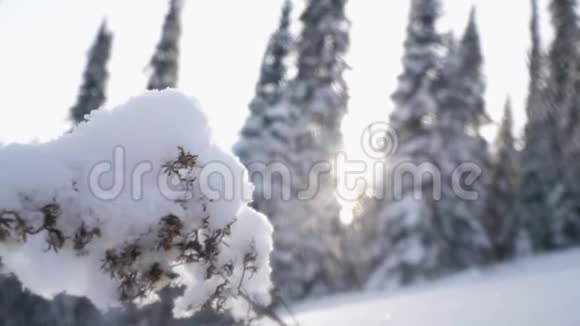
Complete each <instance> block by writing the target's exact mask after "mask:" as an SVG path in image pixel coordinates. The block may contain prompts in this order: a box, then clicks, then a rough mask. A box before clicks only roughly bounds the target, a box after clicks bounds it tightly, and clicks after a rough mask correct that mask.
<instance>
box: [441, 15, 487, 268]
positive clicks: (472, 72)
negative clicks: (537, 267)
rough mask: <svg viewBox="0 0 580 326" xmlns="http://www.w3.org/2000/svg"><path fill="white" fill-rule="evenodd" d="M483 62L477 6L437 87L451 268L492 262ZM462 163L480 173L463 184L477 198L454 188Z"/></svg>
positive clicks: (445, 253)
mask: <svg viewBox="0 0 580 326" xmlns="http://www.w3.org/2000/svg"><path fill="white" fill-rule="evenodd" d="M482 65H483V56H482V54H481V48H480V41H479V33H478V30H477V24H476V20H475V9H474V10H472V12H471V16H470V20H469V24H468V26H467V29H466V31H465V33H464V35H463V38H462V40H461V44H460V47H459V49H458V51H457V52H452V53H451V54H450V55H449V57H448V59H447V62H446V63H445V64H444V66H443V68H442V69H441V70H440V74H439V76H438V77H436V80H435V82H434V83H433V89H432V92H433V93H434V94H435V99H436V102H437V107H438V112H437V116H436V117H435V123H434V126H435V129H436V132H435V135H434V138H435V140H434V141H435V143H436V144H437V145H438V146H440V148H441V149H442V150H439V151H438V152H439V153H440V154H439V157H438V158H437V163H436V166H437V167H438V168H439V169H440V171H441V174H442V176H443V180H445V181H444V182H443V192H442V198H441V200H439V201H437V202H436V206H437V214H438V215H439V221H438V224H439V226H438V228H439V230H440V232H441V234H442V237H443V238H444V239H445V242H446V245H445V246H444V249H443V250H442V252H441V256H440V257H439V259H441V261H442V262H445V263H444V265H446V266H445V267H446V268H450V269H451V270H460V269H463V268H467V267H470V266H477V265H481V264H485V263H487V262H488V260H489V254H490V249H491V248H490V242H489V239H488V236H487V233H486V232H485V229H484V227H483V214H484V210H485V202H486V198H487V196H488V192H487V189H486V187H485V181H486V180H485V177H486V175H487V174H486V173H487V169H488V167H489V163H490V161H489V156H488V150H487V143H486V141H485V140H484V139H483V137H481V135H480V134H479V129H480V127H481V126H482V125H483V124H485V123H488V122H489V121H490V119H489V117H488V115H487V113H486V111H485V104H484V100H483V97H484V92H485V83H484V81H483V76H482ZM462 164H468V170H469V171H470V172H473V173H476V174H479V173H481V175H480V178H478V179H476V180H475V181H474V182H473V183H472V184H463V185H462V187H461V188H462V189H463V190H466V187H468V188H467V189H469V190H470V191H472V192H474V193H475V194H477V196H476V198H470V199H468V198H467V197H463V196H462V195H460V193H458V192H457V189H455V188H454V187H453V186H452V183H453V181H452V179H453V176H454V175H455V176H456V175H457V173H458V171H459V170H458V167H459V166H461V165H462ZM478 170H479V171H478ZM450 181H451V182H450ZM446 188H447V189H446Z"/></svg>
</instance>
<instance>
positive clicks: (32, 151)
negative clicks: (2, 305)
mask: <svg viewBox="0 0 580 326" xmlns="http://www.w3.org/2000/svg"><path fill="white" fill-rule="evenodd" d="M0 158H1V160H0V180H1V183H2V188H0V257H2V262H3V263H4V265H5V266H4V268H5V269H6V270H7V271H9V272H12V273H14V274H15V275H17V276H18V278H19V279H20V280H21V281H22V282H23V284H24V286H26V287H27V288H29V289H30V290H31V291H33V292H35V293H38V294H40V295H43V296H45V297H52V296H54V295H56V294H58V293H61V292H66V293H68V294H71V295H78V296H86V297H88V298H89V299H90V300H92V301H93V302H94V303H95V304H96V305H97V306H98V307H99V308H101V309H108V308H110V307H113V306H118V305H120V304H121V303H122V302H124V301H134V302H137V303H140V302H141V303H143V302H149V301H151V300H155V299H156V298H157V296H156V295H155V292H156V291H158V290H159V289H161V288H162V287H164V286H167V285H169V284H171V285H179V286H184V287H185V293H184V295H183V296H182V297H180V298H178V299H177V300H176V308H175V311H174V313H175V314H176V315H178V316H188V315H190V314H191V313H193V312H195V311H196V310H198V309H200V308H201V307H202V306H204V305H205V306H206V307H212V308H218V309H222V308H236V307H238V308H240V309H241V308H243V305H242V306H240V305H236V304H235V303H236V302H240V303H243V302H245V301H247V300H251V301H253V302H254V303H258V304H267V303H268V302H269V300H270V299H269V293H268V291H269V289H270V286H271V284H270V267H269V254H270V251H271V250H272V240H271V234H272V227H271V225H270V224H269V222H268V221H267V219H266V218H265V217H264V216H263V215H261V214H259V213H257V212H255V211H253V210H252V209H251V208H249V207H248V205H247V203H248V201H249V200H248V199H247V198H251V190H252V186H251V185H250V184H249V182H248V180H247V176H246V173H245V170H244V168H243V167H242V165H241V164H240V163H239V162H238V160H237V159H235V158H234V157H233V156H231V155H230V154H228V153H226V152H224V151H223V150H221V149H220V148H218V147H217V146H216V145H215V144H214V143H213V141H212V136H211V130H210V128H209V126H208V123H207V118H206V116H205V114H204V113H203V112H202V111H201V110H200V109H199V105H198V104H197V103H196V101H195V100H193V99H191V98H189V97H187V96H184V95H182V94H181V93H179V92H178V91H174V90H166V91H162V92H157V91H152V92H147V93H145V94H143V95H141V96H138V97H135V98H132V99H131V100H129V101H128V102H127V103H126V104H124V105H121V106H119V107H117V108H115V109H114V110H111V111H105V110H99V111H94V112H93V113H92V114H91V115H90V116H89V117H88V122H87V123H82V124H80V125H79V126H78V127H76V128H75V129H74V130H73V131H72V132H71V133H70V134H67V135H64V136H62V137H60V138H59V139H57V140H55V141H52V142H50V143H46V144H27V145H18V144H14V145H6V146H0ZM216 166H218V167H219V169H218V168H216ZM217 172H221V173H217ZM248 194H249V195H248ZM246 304H247V303H246ZM234 310H235V309H234ZM244 313H245V310H244Z"/></svg>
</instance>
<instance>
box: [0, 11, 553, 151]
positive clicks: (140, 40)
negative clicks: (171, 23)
mask: <svg viewBox="0 0 580 326" xmlns="http://www.w3.org/2000/svg"><path fill="white" fill-rule="evenodd" d="M295 1H296V2H297V4H298V7H299V8H300V7H301V6H302V5H303V1H304V0H295ZM167 2H168V1H166V0H122V1H119V0H81V1H79V0H50V1H46V0H0V44H2V46H1V47H0V142H3V143H10V142H44V141H48V140H50V139H53V138H55V137H58V136H59V135H60V134H62V133H63V132H64V131H66V130H68V129H69V128H70V122H69V121H68V111H69V109H70V107H71V106H72V105H73V104H74V102H75V100H76V96H77V94H78V88H79V85H80V83H81V77H82V72H83V70H84V68H85V64H86V54H87V51H88V49H89V47H90V46H91V44H92V42H93V40H94V36H95V34H96V32H97V29H98V27H99V25H100V23H101V21H102V20H103V19H104V18H106V19H107V24H108V25H109V27H110V29H111V30H112V31H113V33H114V43H113V50H112V58H111V62H110V64H109V67H108V68H109V72H110V79H109V85H108V89H107V95H108V101H107V104H106V107H105V109H112V108H113V107H114V106H115V104H119V103H123V102H124V101H126V100H127V99H128V98H129V97H131V96H135V95H138V94H139V93H140V92H142V91H143V89H144V88H145V85H146V81H147V76H146V70H145V68H146V66H147V63H148V61H149V59H150V57H151V55H152V53H153V50H154V47H155V45H156V43H157V41H158V39H159V36H160V33H161V24H162V20H163V18H164V16H165V13H166V10H167ZM442 2H443V6H444V17H443V19H442V21H441V24H440V27H441V30H442V31H454V33H455V34H456V35H457V36H460V35H461V33H462V31H463V29H464V27H465V25H466V23H467V19H468V13H469V10H470V8H471V6H472V5H475V6H477V18H478V22H479V27H480V33H481V38H482V47H483V50H484V56H485V75H486V79H487V86H488V87H487V93H486V98H487V109H488V111H489V112H490V114H491V116H492V117H493V118H494V119H495V121H499V120H500V118H501V114H502V112H503V103H504V102H505V99H506V97H507V96H508V95H510V96H511V98H512V102H513V106H514V111H515V112H514V115H515V122H516V127H517V129H521V126H522V125H523V123H524V122H525V118H524V106H523V104H524V102H525V96H526V88H527V79H528V78H527V51H528V47H529V35H528V26H529V16H530V8H529V5H530V4H529V1H527V0H510V1H489V0H443V1H442ZM409 5H410V1H408V0H363V1H354V0H351V1H350V3H349V5H348V8H347V14H348V16H349V18H350V19H351V21H352V34H351V38H352V44H351V51H350V53H349V54H348V57H347V60H348V62H349V64H350V66H351V67H352V69H351V70H350V71H349V72H348V73H347V81H348V83H349V87H350V94H351V101H350V107H349V111H350V113H349V114H348V115H347V117H346V118H345V121H344V124H343V130H344V132H345V143H346V147H347V149H348V150H350V151H351V152H352V153H355V154H353V155H355V156H356V155H358V154H356V153H359V154H360V153H361V151H360V148H359V147H360V146H359V143H360V141H359V140H360V137H361V134H362V133H363V130H364V128H365V127H366V126H367V125H368V124H370V123H372V122H376V121H386V119H387V117H388V113H389V111H390V110H391V108H392V104H391V102H390V99H389V95H390V94H391V93H392V91H393V89H394V87H395V85H396V80H397V75H398V74H399V73H400V72H401V69H402V68H401V63H400V62H401V56H402V49H403V40H404V36H405V28H406V25H407V19H408V9H409ZM540 5H541V9H542V14H543V20H544V21H543V22H542V23H543V30H544V32H545V33H544V34H548V33H549V28H548V27H547V25H548V24H547V23H546V21H545V20H546V18H547V17H546V16H547V12H546V10H545V9H546V7H547V0H540ZM281 6H282V0H243V1H239V0H211V1H195V0H185V8H184V12H183V24H184V25H183V34H182V39H181V44H180V45H181V59H180V80H179V88H180V89H181V90H183V91H184V92H185V93H187V94H189V95H191V96H194V97H196V98H198V99H199V101H200V102H201V103H202V105H203V107H204V109H205V110H206V112H207V113H208V116H209V118H210V121H212V122H213V125H214V127H213V129H214V133H215V136H216V138H217V140H218V142H219V143H221V144H222V145H226V146H230V145H232V144H233V143H234V142H235V141H236V139H237V137H238V132H239V130H240V128H241V126H242V124H243V122H244V120H245V117H246V115H247V112H248V110H247V103H249V101H250V100H251V98H252V95H253V90H254V84H255V82H256V79H257V75H258V71H259V64H260V61H261V58H262V54H263V51H264V48H265V46H266V43H267V40H268V37H269V35H270V34H271V33H272V31H273V30H274V29H275V27H276V25H277V21H278V17H279V14H280V8H281ZM299 8H297V9H299ZM297 11H298V10H296V12H295V16H296V17H297V16H298V14H299V12H297ZM294 28H295V29H296V30H297V31H298V30H299V24H298V23H297V22H296V24H295V25H294ZM544 38H546V37H544ZM496 125H497V124H492V125H491V126H490V127H488V129H487V130H486V131H485V133H486V135H487V136H489V137H490V138H491V137H492V134H493V131H494V129H495V128H494V127H495V126H496Z"/></svg>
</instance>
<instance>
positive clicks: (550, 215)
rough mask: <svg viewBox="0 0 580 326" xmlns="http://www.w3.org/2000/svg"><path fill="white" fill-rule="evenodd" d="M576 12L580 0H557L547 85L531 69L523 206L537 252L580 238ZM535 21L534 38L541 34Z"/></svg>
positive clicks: (552, 8) (540, 75)
mask: <svg viewBox="0 0 580 326" xmlns="http://www.w3.org/2000/svg"><path fill="white" fill-rule="evenodd" d="M575 10H576V2H575V1H570V0H562V1H559V0H558V1H556V0H555V1H552V2H551V5H550V12H551V16H552V24H553V26H554V30H555V36H554V41H553V43H552V46H551V48H550V51H549V53H548V60H547V66H548V74H547V77H546V82H545V83H546V85H545V87H543V85H542V83H541V82H542V77H543V76H542V74H541V70H540V72H535V71H531V76H532V78H531V79H532V83H531V84H530V85H531V86H530V96H529V101H528V102H529V103H528V124H527V126H526V148H525V150H524V159H525V162H526V166H524V187H523V188H524V189H525V190H524V194H523V201H522V203H523V205H522V206H523V207H527V210H526V214H527V215H528V216H526V217H525V218H526V219H527V220H528V225H529V228H530V235H531V237H532V240H533V242H534V247H535V249H536V250H546V249H548V250H549V249H555V248H560V247H568V246H570V245H573V244H575V243H578V241H579V239H580V215H579V211H580V209H579V207H578V203H577V196H578V194H580V191H579V190H578V187H577V186H576V185H575V183H574V171H575V170H577V167H576V166H574V165H573V161H571V160H573V159H574V157H576V156H577V154H575V153H578V152H579V151H578V149H577V147H578V145H577V142H576V141H574V137H575V135H574V129H575V127H574V126H575V125H576V124H577V120H578V119H577V117H576V116H577V112H576V110H577V108H576V105H575V104H576V101H577V98H578V96H577V92H576V90H575V86H576V80H577V70H578V67H579V66H578V63H579V62H578V51H577V49H576V45H577V44H576V43H577V39H576V37H577V35H578V23H577V15H576V12H575ZM536 12H537V9H536ZM536 15H537V14H536ZM535 19H537V18H535ZM533 25H534V23H533V22H532V34H533V35H532V40H533V41H534V40H537V39H538V36H537V34H538V32H537V31H534V26H533ZM536 29H537V26H536ZM533 50H534V49H533ZM537 60H539V59H537ZM531 68H534V67H531ZM536 69H539V67H537V68H536ZM534 76H536V77H535V78H539V81H538V82H534V79H535V78H534ZM538 84H540V85H539V86H538ZM534 88H536V89H534Z"/></svg>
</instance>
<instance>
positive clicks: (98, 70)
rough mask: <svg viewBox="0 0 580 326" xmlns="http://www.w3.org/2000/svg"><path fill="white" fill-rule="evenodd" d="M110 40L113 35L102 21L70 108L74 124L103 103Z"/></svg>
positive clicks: (107, 74) (107, 76) (111, 40)
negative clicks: (75, 100) (74, 101)
mask: <svg viewBox="0 0 580 326" xmlns="http://www.w3.org/2000/svg"><path fill="white" fill-rule="evenodd" d="M112 42H113V35H112V34H111V32H110V31H109V30H108V29H107V25H106V22H103V23H102V24H101V27H100V28H99V32H98V34H97V37H96V39H95V42H94V43H93V45H92V47H91V49H90V51H89V60H88V63H87V67H86V69H85V72H84V74H83V84H82V86H81V88H80V91H79V97H78V99H77V103H76V105H75V106H74V107H73V108H72V109H71V110H70V117H71V120H72V121H73V122H74V123H75V124H77V123H80V122H82V121H84V120H85V116H86V115H87V114H89V113H91V111H93V110H96V109H98V108H100V107H101V106H102V105H103V104H104V103H105V90H106V87H107V80H108V78H109V73H108V72H107V62H108V61H109V57H110V55H111V45H112Z"/></svg>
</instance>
